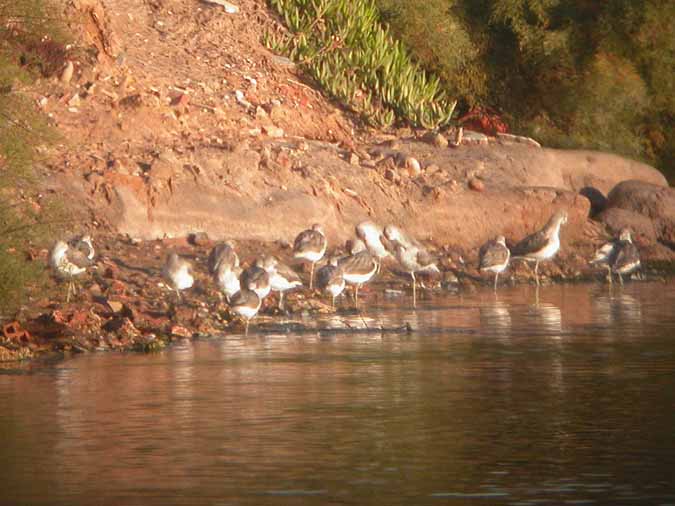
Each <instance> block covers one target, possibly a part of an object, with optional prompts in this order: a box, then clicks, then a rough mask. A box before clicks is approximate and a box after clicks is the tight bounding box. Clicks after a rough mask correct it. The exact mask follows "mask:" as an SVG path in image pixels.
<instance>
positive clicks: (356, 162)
mask: <svg viewBox="0 0 675 506" xmlns="http://www.w3.org/2000/svg"><path fill="white" fill-rule="evenodd" d="M348 161H349V163H350V164H351V165H359V163H360V159H359V156H358V155H357V154H356V153H354V152H351V153H349V158H348Z"/></svg>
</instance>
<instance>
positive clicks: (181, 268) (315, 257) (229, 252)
mask: <svg viewBox="0 0 675 506" xmlns="http://www.w3.org/2000/svg"><path fill="white" fill-rule="evenodd" d="M565 223H567V212H566V211H564V210H560V211H557V212H555V213H554V214H553V216H551V218H550V219H549V220H548V222H547V223H546V225H544V227H543V228H542V229H541V230H539V231H537V232H535V233H533V234H531V235H529V236H527V237H525V238H524V239H522V240H521V241H520V242H518V243H517V244H516V245H515V246H514V247H513V248H512V249H511V250H509V248H508V247H507V246H506V240H505V238H504V237H503V236H499V237H497V238H496V239H495V240H492V241H489V242H487V243H486V244H485V245H483V246H482V247H481V249H480V252H479V257H480V265H479V268H480V270H481V271H482V272H491V273H493V274H494V289H495V290H497V281H498V278H499V274H500V273H502V272H504V270H506V268H507V267H508V265H509V261H510V260H516V259H518V260H523V261H526V262H534V275H535V280H536V283H537V285H539V263H540V262H542V261H546V260H550V259H551V258H553V257H554V256H555V255H556V253H557V252H558V250H559V249H560V227H561V226H562V225H563V224H565ZM348 244H349V252H348V254H346V255H337V254H335V255H332V256H329V257H327V256H326V251H327V248H328V241H327V240H326V236H325V234H324V231H323V229H322V227H321V225H319V224H315V225H313V226H312V227H311V228H310V229H308V230H304V231H303V232H300V234H298V236H297V237H296V238H295V242H294V244H293V257H294V258H295V259H298V260H302V261H305V262H309V263H310V265H311V267H310V274H309V288H310V289H313V288H314V270H315V266H316V264H317V263H319V262H321V261H322V260H324V259H326V260H327V261H326V263H325V264H324V265H323V266H321V267H320V268H319V269H318V270H317V271H316V278H317V279H316V285H317V288H319V289H320V290H322V291H324V292H325V293H327V294H328V295H330V296H331V301H332V305H333V306H335V299H336V297H338V296H339V295H340V294H341V293H342V292H343V291H344V289H345V285H347V284H350V285H353V286H354V304H355V305H356V307H358V300H359V288H360V287H361V286H362V285H363V284H365V283H368V282H369V281H370V280H371V279H372V278H373V276H375V274H377V273H378V272H379V270H380V267H381V265H382V261H383V260H384V259H385V258H386V257H388V256H393V257H394V258H395V259H396V260H397V261H398V264H399V266H400V267H401V270H402V271H403V272H405V273H407V274H409V275H410V278H411V280H412V289H413V307H415V306H416V303H417V282H416V278H415V274H417V273H422V272H431V273H440V270H439V269H438V266H437V261H436V258H435V257H434V256H433V255H432V254H430V253H429V252H428V251H427V249H426V248H425V247H424V246H423V245H422V244H421V243H420V242H418V241H416V240H415V239H413V238H411V237H409V236H407V235H406V234H404V233H403V232H402V231H401V230H400V229H399V228H398V227H396V226H394V225H387V226H386V227H384V229H382V228H381V227H379V226H378V225H376V224H375V223H373V222H371V221H365V222H363V223H360V224H358V225H357V226H356V239H354V240H352V241H349V242H348ZM94 257H95V252H94V247H93V244H92V239H91V237H90V236H83V237H79V238H76V239H73V240H71V241H70V242H65V241H59V242H57V244H56V245H55V246H54V248H53V250H52V252H51V254H50V257H49V260H50V264H51V266H52V268H53V269H54V270H55V272H56V273H57V274H58V275H59V276H60V277H61V278H65V279H67V280H68V293H67V296H66V301H69V300H70V295H71V293H72V290H73V279H74V277H75V276H78V275H80V274H82V273H83V272H85V271H86V269H87V267H89V266H91V265H92V264H93V263H94ZM590 263H591V264H592V265H603V266H605V267H606V268H607V271H608V279H609V282H610V283H611V282H612V275H613V274H617V275H618V276H619V280H620V282H621V284H623V278H622V276H625V275H629V274H631V273H632V272H633V271H635V270H636V269H638V268H639V266H640V257H639V253H638V250H637V247H636V246H635V245H634V244H633V242H632V240H631V233H630V230H628V229H623V230H621V232H620V234H619V237H618V238H617V239H613V240H611V241H609V242H607V243H605V244H603V245H602V246H601V247H600V248H599V249H598V250H597V251H596V254H595V256H594V258H593V259H592V260H591V261H590ZM208 269H209V273H210V274H211V276H212V277H213V280H214V282H215V284H216V285H217V287H218V289H219V290H220V292H219V293H221V294H223V295H224V296H225V298H226V299H227V302H228V304H229V307H230V310H231V311H232V312H233V313H234V314H236V315H239V316H240V317H243V318H244V320H245V322H246V333H248V325H249V322H250V321H251V319H252V318H253V317H255V315H256V314H257V313H258V311H259V309H260V306H261V303H262V301H263V299H264V298H265V297H267V296H268V295H269V294H270V292H271V291H276V292H279V308H282V307H283V296H284V293H285V292H286V291H288V290H292V289H294V288H297V287H300V286H302V285H303V282H302V280H301V279H300V276H299V275H298V273H297V272H296V271H294V270H293V269H292V268H291V267H289V266H288V265H286V264H284V263H282V262H280V261H279V259H277V258H276V257H274V256H271V255H261V256H260V257H258V258H257V259H256V260H255V262H254V263H253V264H252V265H250V266H249V267H247V268H245V269H244V268H243V267H242V266H241V265H240V263H239V257H238V256H237V253H236V252H235V248H234V244H233V243H232V242H229V241H228V242H223V243H220V244H217V245H216V246H215V247H214V248H213V249H212V250H211V252H210V254H209V257H208ZM162 276H163V277H164V279H165V280H166V281H167V282H168V283H169V285H170V286H171V287H172V288H173V290H175V292H176V296H177V298H178V300H180V292H181V290H185V289H188V288H190V287H192V285H193V283H194V276H193V274H192V265H191V264H190V262H189V261H187V260H186V259H184V258H181V257H180V256H178V255H177V254H176V253H175V252H173V253H170V254H169V257H168V259H167V261H166V263H165V265H164V267H163V268H162Z"/></svg>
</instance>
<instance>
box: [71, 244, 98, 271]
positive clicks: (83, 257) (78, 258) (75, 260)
mask: <svg viewBox="0 0 675 506" xmlns="http://www.w3.org/2000/svg"><path fill="white" fill-rule="evenodd" d="M66 258H67V259H68V261H69V262H70V263H71V264H73V265H75V266H77V267H79V268H80V269H84V268H85V267H89V266H90V265H92V264H93V263H94V262H93V261H92V260H90V259H89V257H88V256H87V254H86V253H84V252H83V251H82V250H80V249H76V248H68V251H66Z"/></svg>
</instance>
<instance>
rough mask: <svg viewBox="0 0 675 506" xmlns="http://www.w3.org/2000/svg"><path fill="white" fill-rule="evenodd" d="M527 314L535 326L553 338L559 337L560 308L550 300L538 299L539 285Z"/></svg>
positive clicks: (560, 331) (560, 328) (560, 326)
mask: <svg viewBox="0 0 675 506" xmlns="http://www.w3.org/2000/svg"><path fill="white" fill-rule="evenodd" d="M529 314H530V315H531V316H532V318H533V319H534V321H535V322H536V327H538V328H539V329H540V330H541V331H543V332H545V333H546V334H548V335H549V336H550V337H552V338H554V339H560V337H561V333H562V315H561V313H560V308H559V307H558V306H556V305H555V304H552V303H550V302H541V301H540V300H539V287H536V289H535V292H534V304H530V307H529Z"/></svg>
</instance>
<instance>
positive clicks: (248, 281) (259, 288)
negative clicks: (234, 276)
mask: <svg viewBox="0 0 675 506" xmlns="http://www.w3.org/2000/svg"><path fill="white" fill-rule="evenodd" d="M264 265H265V259H264V258H263V257H259V258H257V259H256V261H255V263H254V264H253V265H251V266H250V267H249V268H248V269H244V271H243V272H242V273H241V276H239V282H240V283H241V288H242V290H243V289H246V290H251V291H253V292H255V293H256V295H257V296H258V298H259V299H260V301H261V302H262V300H263V299H264V298H265V297H267V296H268V295H269V294H270V291H271V290H272V283H271V282H270V275H269V273H268V272H267V271H266V270H265V267H264Z"/></svg>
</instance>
